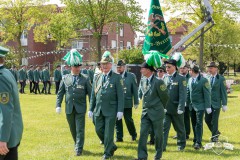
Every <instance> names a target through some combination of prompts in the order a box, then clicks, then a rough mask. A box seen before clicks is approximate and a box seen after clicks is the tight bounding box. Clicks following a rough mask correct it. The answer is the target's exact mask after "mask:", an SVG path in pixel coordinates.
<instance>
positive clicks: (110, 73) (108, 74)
mask: <svg viewBox="0 0 240 160" xmlns="http://www.w3.org/2000/svg"><path fill="white" fill-rule="evenodd" d="M102 74H103V75H104V76H105V75H106V76H107V77H108V76H111V75H112V70H110V71H109V72H108V73H107V74H105V73H102Z"/></svg>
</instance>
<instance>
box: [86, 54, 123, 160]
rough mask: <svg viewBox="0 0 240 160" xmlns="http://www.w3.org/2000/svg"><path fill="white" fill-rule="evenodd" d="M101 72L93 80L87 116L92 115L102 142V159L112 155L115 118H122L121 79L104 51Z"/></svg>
mask: <svg viewBox="0 0 240 160" xmlns="http://www.w3.org/2000/svg"><path fill="white" fill-rule="evenodd" d="M100 63H101V67H102V70H103V72H102V73H100V74H98V75H96V76H95V78H94V81H93V88H92V95H91V101H90V110H89V111H88V116H89V118H92V117H93V114H94V119H95V120H94V122H95V130H96V133H97V135H98V137H99V139H100V140H101V141H102V142H104V155H103V158H102V159H103V160H105V159H109V158H111V157H112V156H113V155H114V152H115V151H116V150H117V146H116V145H115V144H114V141H113V137H114V126H115V123H116V118H117V119H118V120H120V119H122V116H123V111H124V93H123V80H122V77H121V76H120V75H119V74H116V73H114V72H113V71H112V63H113V57H112V56H111V53H110V52H109V51H105V53H104V54H103V56H102V59H101V62H100Z"/></svg>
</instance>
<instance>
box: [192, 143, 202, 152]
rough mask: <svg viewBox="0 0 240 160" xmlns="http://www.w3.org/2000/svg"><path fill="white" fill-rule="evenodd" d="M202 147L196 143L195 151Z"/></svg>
mask: <svg viewBox="0 0 240 160" xmlns="http://www.w3.org/2000/svg"><path fill="white" fill-rule="evenodd" d="M201 147H202V145H201V144H198V143H195V145H194V149H196V150H199V149H200V148H201Z"/></svg>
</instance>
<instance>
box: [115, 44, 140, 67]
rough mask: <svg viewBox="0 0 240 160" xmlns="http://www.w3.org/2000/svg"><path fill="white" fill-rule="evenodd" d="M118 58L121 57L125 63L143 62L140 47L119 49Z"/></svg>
mask: <svg viewBox="0 0 240 160" xmlns="http://www.w3.org/2000/svg"><path fill="white" fill-rule="evenodd" d="M118 58H119V59H123V60H124V61H125V63H127V64H141V63H143V62H144V59H143V54H142V49H141V48H132V49H125V50H121V51H119V53H118Z"/></svg>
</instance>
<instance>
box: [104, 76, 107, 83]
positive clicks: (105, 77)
mask: <svg viewBox="0 0 240 160" xmlns="http://www.w3.org/2000/svg"><path fill="white" fill-rule="evenodd" d="M106 79H107V75H103V83H105V82H106Z"/></svg>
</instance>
